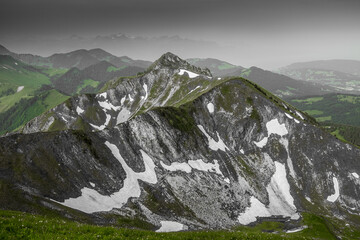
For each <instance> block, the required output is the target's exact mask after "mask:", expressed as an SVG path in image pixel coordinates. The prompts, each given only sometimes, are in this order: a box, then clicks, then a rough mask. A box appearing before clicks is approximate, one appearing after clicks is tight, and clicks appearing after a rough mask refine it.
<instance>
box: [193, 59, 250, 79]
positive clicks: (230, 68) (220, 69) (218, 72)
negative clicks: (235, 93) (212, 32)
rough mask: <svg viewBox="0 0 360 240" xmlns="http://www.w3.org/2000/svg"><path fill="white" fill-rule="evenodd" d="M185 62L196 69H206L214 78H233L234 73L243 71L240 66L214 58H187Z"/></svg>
mask: <svg viewBox="0 0 360 240" xmlns="http://www.w3.org/2000/svg"><path fill="white" fill-rule="evenodd" d="M186 61H188V62H189V63H190V64H192V65H194V66H197V67H201V68H208V69H209V70H210V71H211V73H212V74H213V75H214V76H215V77H225V76H234V75H232V74H233V73H234V72H236V71H241V70H243V69H244V68H243V67H241V66H236V65H233V64H231V63H228V62H224V61H221V60H218V59H214V58H205V59H201V58H189V59H186Z"/></svg>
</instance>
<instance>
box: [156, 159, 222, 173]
mask: <svg viewBox="0 0 360 240" xmlns="http://www.w3.org/2000/svg"><path fill="white" fill-rule="evenodd" d="M160 164H161V166H162V167H163V168H164V169H166V170H168V171H171V172H175V171H183V172H186V173H191V171H192V169H196V170H199V171H203V172H210V173H211V172H212V173H217V174H219V175H221V176H224V175H223V173H222V172H221V170H220V165H219V163H218V161H217V160H214V163H206V162H204V161H203V160H202V159H198V160H189V161H188V162H187V163H186V162H183V163H179V162H173V163H171V165H166V164H165V163H163V162H162V161H160Z"/></svg>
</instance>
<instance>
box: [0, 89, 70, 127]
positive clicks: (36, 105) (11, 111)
mask: <svg viewBox="0 0 360 240" xmlns="http://www.w3.org/2000/svg"><path fill="white" fill-rule="evenodd" d="M68 98H69V96H66V95H64V94H61V93H59V92H58V91H56V90H55V89H40V90H37V91H35V92H34V94H33V96H30V95H29V96H28V97H26V98H22V99H19V101H17V102H16V103H15V104H14V105H13V106H12V107H10V108H8V109H7V110H6V111H3V112H1V113H0V122H1V123H2V124H1V125H0V134H4V133H6V132H10V131H13V130H15V129H17V128H19V127H20V126H22V125H23V124H25V123H27V122H28V121H30V120H31V119H33V118H34V117H36V116H38V115H40V114H41V113H43V112H45V111H47V110H49V109H51V108H53V107H55V106H56V105H58V104H60V103H62V102H63V101H65V100H66V99H68Z"/></svg>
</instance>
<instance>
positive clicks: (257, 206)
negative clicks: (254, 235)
mask: <svg viewBox="0 0 360 240" xmlns="http://www.w3.org/2000/svg"><path fill="white" fill-rule="evenodd" d="M259 216H262V217H270V216H271V214H270V213H269V211H268V209H267V208H266V207H265V205H264V204H262V203H261V202H260V201H259V200H258V199H257V198H256V197H254V196H251V198H250V207H247V208H245V212H243V213H240V215H239V217H238V221H239V223H241V224H243V225H247V224H249V223H252V222H255V221H256V220H257V219H256V217H259Z"/></svg>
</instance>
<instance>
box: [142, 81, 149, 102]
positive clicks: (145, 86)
mask: <svg viewBox="0 0 360 240" xmlns="http://www.w3.org/2000/svg"><path fill="white" fill-rule="evenodd" d="M143 88H144V90H145V97H144V101H145V100H146V99H147V98H148V86H147V84H146V83H144V85H143Z"/></svg>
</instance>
